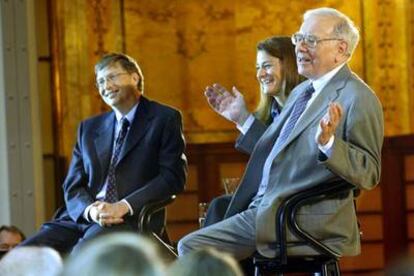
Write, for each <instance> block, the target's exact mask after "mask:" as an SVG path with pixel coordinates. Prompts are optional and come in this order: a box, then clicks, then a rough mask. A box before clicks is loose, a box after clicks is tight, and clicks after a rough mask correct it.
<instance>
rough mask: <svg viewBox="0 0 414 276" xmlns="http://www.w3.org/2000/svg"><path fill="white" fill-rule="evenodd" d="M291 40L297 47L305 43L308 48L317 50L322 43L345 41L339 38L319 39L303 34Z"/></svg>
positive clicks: (298, 34)
mask: <svg viewBox="0 0 414 276" xmlns="http://www.w3.org/2000/svg"><path fill="white" fill-rule="evenodd" d="M291 39H292V43H293V45H297V44H299V43H300V42H302V41H303V42H304V43H305V44H306V46H308V47H309V48H315V47H316V45H318V43H319V42H322V41H330V40H343V39H342V38H337V37H332V38H318V37H317V36H315V35H310V34H301V33H296V34H293V35H292V37H291Z"/></svg>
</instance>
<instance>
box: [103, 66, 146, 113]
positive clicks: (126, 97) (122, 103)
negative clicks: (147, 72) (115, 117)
mask: <svg viewBox="0 0 414 276" xmlns="http://www.w3.org/2000/svg"><path fill="white" fill-rule="evenodd" d="M138 81H139V76H138V74H137V73H128V72H127V71H126V70H125V69H123V68H122V66H121V65H119V64H117V63H116V64H112V65H110V66H107V67H105V68H103V69H102V70H99V71H98V72H97V74H96V83H97V87H98V90H99V94H100V95H101V97H102V99H103V100H104V101H105V103H106V104H107V105H109V106H110V107H111V108H116V109H119V110H122V109H125V108H130V107H131V106H132V105H134V104H135V103H136V102H137V98H138V97H139V96H140V91H138V89H137V83H138Z"/></svg>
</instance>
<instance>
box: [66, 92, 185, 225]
mask: <svg viewBox="0 0 414 276" xmlns="http://www.w3.org/2000/svg"><path fill="white" fill-rule="evenodd" d="M115 120H116V118H115V113H114V112H108V113H105V114H102V115H98V116H96V117H93V118H90V119H87V120H85V121H83V122H81V124H80V126H79V130H78V137H77V142H76V145H75V148H74V151H73V157H72V161H71V164H70V168H69V172H68V175H67V177H66V179H65V182H64V184H63V189H64V197H65V205H66V210H67V212H63V214H62V215H61V218H66V219H68V217H67V216H69V217H70V219H71V220H73V221H74V222H77V223H86V220H85V219H84V218H83V212H84V210H85V208H86V207H87V206H88V205H90V204H92V203H93V202H94V201H95V199H96V195H97V194H98V193H99V191H100V190H101V188H102V185H103V184H104V182H105V178H106V175H107V171H108V167H109V163H110V158H111V155H112V147H113V144H114V127H115ZM184 147H185V145H184V137H183V133H182V122H181V115H180V113H179V112H178V111H176V110H175V109H172V108H170V107H167V106H165V105H161V104H159V103H156V102H154V101H150V100H148V99H146V98H145V97H141V99H140V103H139V105H138V108H137V111H136V114H135V118H134V120H133V121H132V123H131V127H130V129H129V131H128V134H127V137H126V141H125V142H124V145H123V148H122V150H121V153H120V156H119V159H118V160H119V161H118V163H117V166H116V171H115V173H116V179H117V190H118V196H119V198H120V199H126V200H127V201H128V203H129V204H130V205H131V207H132V209H133V210H134V216H133V217H127V222H131V223H134V225H136V215H137V214H138V213H139V211H140V209H141V208H142V206H144V205H145V204H146V203H147V202H149V201H153V200H158V199H162V198H165V197H167V196H169V195H172V194H176V193H179V192H181V191H182V190H183V189H184V184H185V180H186V170H187V161H186V157H185V155H184ZM160 219H162V218H160ZM158 223H162V222H158Z"/></svg>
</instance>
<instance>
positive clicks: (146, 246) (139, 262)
mask: <svg viewBox="0 0 414 276" xmlns="http://www.w3.org/2000/svg"><path fill="white" fill-rule="evenodd" d="M162 270H163V264H162V261H161V260H160V257H159V255H158V251H157V250H156V248H155V246H154V244H153V243H152V242H151V241H150V240H147V239H146V238H145V237H143V236H139V235H138V234H135V233H127V232H125V233H123V232H117V233H111V234H107V235H102V236H99V237H97V238H95V239H93V240H92V241H90V242H89V243H87V244H85V246H84V247H82V248H80V249H79V251H78V252H76V254H71V255H70V256H69V259H68V260H67V262H66V265H65V268H64V270H63V273H62V274H61V276H72V275H76V276H89V275H101V276H111V275H123V276H133V275H141V276H159V275H163V271H162Z"/></svg>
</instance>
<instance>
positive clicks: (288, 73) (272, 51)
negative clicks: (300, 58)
mask: <svg viewBox="0 0 414 276" xmlns="http://www.w3.org/2000/svg"><path fill="white" fill-rule="evenodd" d="M256 50H257V51H265V52H266V53H267V54H269V55H271V56H273V57H276V58H278V59H280V61H281V64H282V76H283V80H282V87H281V90H282V91H280V93H283V94H284V97H285V98H287V97H288V96H289V94H290V92H291V91H292V90H293V88H294V87H295V86H296V85H298V84H299V83H301V82H302V81H303V80H304V78H303V77H302V76H300V75H299V74H298V68H297V65H296V54H295V46H294V45H293V44H292V41H291V39H290V37H287V36H272V37H268V38H266V39H264V40H262V41H259V43H257V46H256ZM273 100H274V98H273V97H272V96H269V95H265V94H263V92H260V102H259V104H258V106H257V108H256V116H257V118H258V119H259V120H261V121H262V122H264V123H267V122H268V121H269V117H270V109H271V106H272V101H273Z"/></svg>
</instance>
